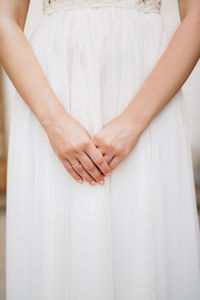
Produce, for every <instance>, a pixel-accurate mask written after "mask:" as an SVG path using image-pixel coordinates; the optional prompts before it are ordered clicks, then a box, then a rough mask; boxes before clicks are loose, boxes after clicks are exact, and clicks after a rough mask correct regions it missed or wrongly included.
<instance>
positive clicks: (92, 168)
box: [79, 153, 104, 184]
mask: <svg viewBox="0 0 200 300" xmlns="http://www.w3.org/2000/svg"><path fill="white" fill-rule="evenodd" d="M79 160H80V162H81V164H82V165H83V167H84V168H85V170H86V171H87V172H88V173H89V174H90V175H91V176H92V177H93V178H94V179H95V180H96V181H97V182H98V183H100V184H103V183H104V174H102V173H101V171H100V170H99V169H98V167H97V166H96V165H95V164H94V162H93V161H92V160H91V159H90V157H88V155H87V154H86V153H83V154H81V155H80V157H79Z"/></svg>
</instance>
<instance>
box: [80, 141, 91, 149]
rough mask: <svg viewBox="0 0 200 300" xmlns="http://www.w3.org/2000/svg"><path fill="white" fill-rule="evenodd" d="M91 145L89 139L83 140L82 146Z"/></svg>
mask: <svg viewBox="0 0 200 300" xmlns="http://www.w3.org/2000/svg"><path fill="white" fill-rule="evenodd" d="M89 145H90V141H89V140H86V141H84V142H82V148H83V149H85V148H87V147H89Z"/></svg>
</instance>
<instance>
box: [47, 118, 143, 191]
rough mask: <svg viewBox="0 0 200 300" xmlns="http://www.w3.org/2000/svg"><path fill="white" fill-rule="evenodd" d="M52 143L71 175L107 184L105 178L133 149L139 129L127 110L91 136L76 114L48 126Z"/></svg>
mask: <svg viewBox="0 0 200 300" xmlns="http://www.w3.org/2000/svg"><path fill="white" fill-rule="evenodd" d="M46 132H47V134H48V137H49V140H50V143H51V146H52V147H53V149H54V151H55V153H56V155H57V156H58V158H59V159H60V161H61V162H62V164H63V166H64V167H65V168H66V170H67V171H68V172H69V174H70V175H71V176H72V177H73V178H74V179H75V180H76V181H78V182H80V183H83V182H84V180H85V181H87V182H88V183H90V184H91V185H95V184H97V183H100V184H104V178H105V176H107V175H110V174H111V172H112V171H113V170H114V169H115V168H116V167H117V166H118V165H119V164H120V162H122V161H123V160H124V159H125V158H126V157H127V155H128V154H129V153H130V152H131V150H132V149H133V147H134V146H135V145H136V143H137V141H138V139H139V136H140V134H139V131H138V130H137V128H136V126H134V122H133V121H132V120H131V118H130V117H129V115H127V113H126V114H125V113H121V114H120V115H118V116H117V117H115V118H114V119H113V120H111V121H110V122H109V123H107V124H106V125H105V126H103V127H102V128H101V129H100V130H99V131H98V132H97V133H96V134H95V135H94V136H93V138H91V136H90V134H89V132H88V131H87V130H86V129H85V128H84V127H83V126H82V125H81V124H80V123H79V122H78V121H77V120H76V119H74V118H73V117H72V116H70V115H67V114H66V116H63V117H61V118H58V119H57V120H56V121H54V122H51V123H50V125H48V126H47V128H46Z"/></svg>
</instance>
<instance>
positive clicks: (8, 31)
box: [0, 17, 64, 126]
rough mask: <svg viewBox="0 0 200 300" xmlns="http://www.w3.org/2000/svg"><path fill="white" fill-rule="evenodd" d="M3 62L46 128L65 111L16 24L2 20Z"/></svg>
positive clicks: (18, 89)
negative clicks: (51, 120)
mask: <svg viewBox="0 0 200 300" xmlns="http://www.w3.org/2000/svg"><path fill="white" fill-rule="evenodd" d="M0 45H1V47H0V61H1V63H2V66H3V68H4V70H5V72H6V73H7V75H8V76H9V78H10V79H11V81H12V83H13V85H14V86H15V88H16V90H17V91H18V93H19V94H20V96H21V97H22V98H23V100H24V101H25V102H26V103H27V105H28V106H29V107H30V109H31V110H32V111H33V112H34V114H35V115H36V117H37V118H38V120H39V121H40V123H41V124H42V126H45V124H46V123H48V121H49V120H50V119H51V118H53V117H56V115H57V114H58V115H59V114H60V113H61V112H64V108H63V106H62V105H61V103H60V101H59V100H58V99H57V97H56V95H55V94H54V92H53V90H52V89H51V87H50V85H49V83H48V81H47V79H46V78H45V76H44V74H43V71H42V69H41V67H40V65H39V63H38V61H37V59H36V57H35V54H34V53H33V51H32V49H31V46H30V45H29V43H28V40H27V39H26V37H25V35H24V33H23V31H22V30H21V28H20V27H19V26H18V25H17V23H16V22H14V21H13V20H11V19H10V18H7V17H5V18H4V17H1V18H0Z"/></svg>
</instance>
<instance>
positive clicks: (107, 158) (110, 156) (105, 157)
mask: <svg viewBox="0 0 200 300" xmlns="http://www.w3.org/2000/svg"><path fill="white" fill-rule="evenodd" d="M103 157H104V159H105V160H106V162H107V163H108V165H109V166H110V162H111V160H112V159H113V158H114V155H113V154H111V153H106V154H104V155H103Z"/></svg>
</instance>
